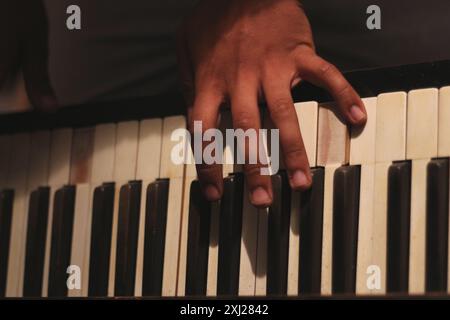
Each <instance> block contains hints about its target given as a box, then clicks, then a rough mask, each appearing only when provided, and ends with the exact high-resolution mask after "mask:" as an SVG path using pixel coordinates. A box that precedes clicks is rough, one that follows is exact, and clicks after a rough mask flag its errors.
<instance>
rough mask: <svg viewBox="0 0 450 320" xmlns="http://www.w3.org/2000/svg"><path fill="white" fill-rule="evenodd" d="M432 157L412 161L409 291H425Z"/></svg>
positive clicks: (415, 292) (420, 292)
mask: <svg viewBox="0 0 450 320" xmlns="http://www.w3.org/2000/svg"><path fill="white" fill-rule="evenodd" d="M429 160H430V159H420V160H413V161H412V168H411V218H410V241H409V293H410V294H423V293H425V258H426V255H425V244H426V222H427V221H426V211H427V208H426V194H427V165H428V162H429Z"/></svg>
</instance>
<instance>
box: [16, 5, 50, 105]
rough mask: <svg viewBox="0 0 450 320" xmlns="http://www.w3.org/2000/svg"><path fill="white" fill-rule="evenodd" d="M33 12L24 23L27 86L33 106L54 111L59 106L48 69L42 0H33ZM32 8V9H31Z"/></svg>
mask: <svg viewBox="0 0 450 320" xmlns="http://www.w3.org/2000/svg"><path fill="white" fill-rule="evenodd" d="M32 8H33V14H32V15H31V14H28V15H27V20H26V23H25V25H24V33H25V34H28V36H26V37H24V39H25V40H24V41H25V43H24V45H23V50H24V52H23V54H22V59H23V61H22V65H23V74H24V79H25V86H26V89H27V93H28V96H29V98H30V100H31V103H32V104H33V106H35V107H36V108H37V109H40V110H43V111H54V110H56V108H57V106H58V102H57V99H56V96H55V94H54V92H53V89H52V87H51V84H50V77H49V70H48V30H47V29H48V27H47V21H46V16H45V10H44V7H43V4H42V3H41V1H33V7H32ZM30 10H31V9H30Z"/></svg>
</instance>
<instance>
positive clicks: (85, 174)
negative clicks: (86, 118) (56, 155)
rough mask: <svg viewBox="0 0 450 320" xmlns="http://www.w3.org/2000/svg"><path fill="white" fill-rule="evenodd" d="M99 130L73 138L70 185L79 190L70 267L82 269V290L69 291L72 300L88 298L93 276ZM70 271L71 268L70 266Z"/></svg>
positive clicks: (85, 130)
mask: <svg viewBox="0 0 450 320" xmlns="http://www.w3.org/2000/svg"><path fill="white" fill-rule="evenodd" d="M94 137H95V128H82V129H76V130H75V131H74V134H73V138H72V154H71V155H72V157H71V165H70V184H71V185H75V186H76V193H75V209H74V219H73V229H72V243H71V246H72V247H71V248H72V249H71V257H70V264H71V265H76V266H78V267H80V269H81V274H82V279H81V284H82V285H81V288H80V289H79V290H78V289H72V290H69V291H68V296H69V297H81V296H87V292H88V279H89V278H88V275H89V264H88V261H89V249H90V247H89V244H90V240H91V223H92V212H91V210H90V202H91V195H90V191H91V188H90V184H89V182H90V181H91V174H92V162H93V150H94ZM67 267H68V266H67Z"/></svg>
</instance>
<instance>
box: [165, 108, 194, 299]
mask: <svg viewBox="0 0 450 320" xmlns="http://www.w3.org/2000/svg"><path fill="white" fill-rule="evenodd" d="M177 129H182V130H183V131H180V132H179V133H181V135H179V136H178V137H175V136H174V140H172V134H173V133H174V132H175V130H177ZM185 129H186V119H185V117H182V116H174V117H168V118H165V119H164V124H163V142H162V152H161V159H162V160H161V169H160V176H161V178H169V179H170V187H169V198H168V208H167V227H166V239H165V244H166V248H165V251H164V271H163V284H162V295H163V296H175V295H176V293H177V291H176V288H177V267H178V263H179V244H180V237H181V233H180V230H181V223H182V221H183V220H184V219H185V217H184V213H185V212H186V211H185V209H184V208H183V197H187V195H188V194H189V193H186V186H187V183H188V182H189V181H188V180H189V179H186V181H184V169H185V165H184V164H176V163H175V162H174V160H175V159H172V157H171V156H172V154H173V153H176V150H177V149H178V151H182V153H183V156H184V157H185V158H186V149H187V148H186V143H185V142H186V131H185ZM176 146H178V147H179V148H177V147H176ZM183 183H184V187H183Z"/></svg>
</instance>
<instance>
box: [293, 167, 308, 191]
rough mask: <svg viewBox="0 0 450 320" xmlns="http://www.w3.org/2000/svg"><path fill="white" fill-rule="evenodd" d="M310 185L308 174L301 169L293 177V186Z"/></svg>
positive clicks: (302, 186) (303, 186)
mask: <svg viewBox="0 0 450 320" xmlns="http://www.w3.org/2000/svg"><path fill="white" fill-rule="evenodd" d="M308 186H309V180H308V178H307V177H306V174H305V173H304V172H303V171H301V170H297V171H296V172H295V173H294V174H293V176H292V177H291V187H292V188H294V189H297V188H306V187H308Z"/></svg>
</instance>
